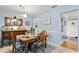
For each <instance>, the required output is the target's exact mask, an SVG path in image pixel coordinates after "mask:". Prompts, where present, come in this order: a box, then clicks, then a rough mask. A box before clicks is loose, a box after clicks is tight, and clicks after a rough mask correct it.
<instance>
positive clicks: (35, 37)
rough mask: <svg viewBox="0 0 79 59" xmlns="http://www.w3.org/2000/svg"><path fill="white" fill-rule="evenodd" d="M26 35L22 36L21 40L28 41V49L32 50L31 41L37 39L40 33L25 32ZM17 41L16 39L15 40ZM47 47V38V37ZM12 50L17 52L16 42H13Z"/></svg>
mask: <svg viewBox="0 0 79 59" xmlns="http://www.w3.org/2000/svg"><path fill="white" fill-rule="evenodd" d="M25 35H26V36H25V37H24V36H23V37H21V38H20V39H19V40H20V41H21V42H22V43H28V47H27V48H28V50H31V49H30V47H31V45H30V43H32V42H34V41H37V40H38V39H39V35H36V34H25ZM14 42H15V41H14ZM45 47H47V39H45ZM12 49H13V50H12V52H13V53H15V52H16V44H15V43H13V48H12Z"/></svg>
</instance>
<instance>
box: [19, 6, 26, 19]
mask: <svg viewBox="0 0 79 59" xmlns="http://www.w3.org/2000/svg"><path fill="white" fill-rule="evenodd" d="M19 7H21V8H22V9H23V12H22V13H21V16H22V17H24V18H26V17H27V14H26V12H25V8H24V7H23V6H22V5H19Z"/></svg>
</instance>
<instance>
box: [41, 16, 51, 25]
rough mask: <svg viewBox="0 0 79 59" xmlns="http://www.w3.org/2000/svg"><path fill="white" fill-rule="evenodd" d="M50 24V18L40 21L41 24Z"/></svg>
mask: <svg viewBox="0 0 79 59" xmlns="http://www.w3.org/2000/svg"><path fill="white" fill-rule="evenodd" d="M50 23H51V17H45V18H43V20H42V24H50Z"/></svg>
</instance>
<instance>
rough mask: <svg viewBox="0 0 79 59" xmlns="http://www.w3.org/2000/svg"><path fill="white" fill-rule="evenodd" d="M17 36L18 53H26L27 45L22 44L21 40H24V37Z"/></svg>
mask: <svg viewBox="0 0 79 59" xmlns="http://www.w3.org/2000/svg"><path fill="white" fill-rule="evenodd" d="M20 36H21V35H20ZM20 36H17V37H16V52H20V51H22V52H23V51H26V49H27V43H24V42H21V41H20V39H21V38H22V36H21V37H20Z"/></svg>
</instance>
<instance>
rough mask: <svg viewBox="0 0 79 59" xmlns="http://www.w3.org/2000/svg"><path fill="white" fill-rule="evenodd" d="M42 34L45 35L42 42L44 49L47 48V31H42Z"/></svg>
mask: <svg viewBox="0 0 79 59" xmlns="http://www.w3.org/2000/svg"><path fill="white" fill-rule="evenodd" d="M43 33H44V35H45V42H44V44H45V48H46V47H47V37H48V35H47V31H45V30H44V31H43Z"/></svg>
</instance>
